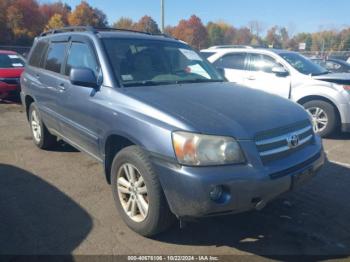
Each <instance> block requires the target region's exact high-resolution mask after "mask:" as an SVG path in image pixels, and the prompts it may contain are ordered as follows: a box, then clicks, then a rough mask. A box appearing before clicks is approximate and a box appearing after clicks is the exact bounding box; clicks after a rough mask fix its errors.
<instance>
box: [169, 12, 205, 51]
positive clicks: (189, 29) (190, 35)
mask: <svg viewBox="0 0 350 262" xmlns="http://www.w3.org/2000/svg"><path fill="white" fill-rule="evenodd" d="M173 35H174V36H175V37H176V38H178V39H181V40H183V41H185V42H187V43H188V44H190V45H191V46H193V47H194V48H197V49H202V48H205V47H207V45H208V33H207V29H206V28H205V26H204V25H203V23H202V21H201V19H200V18H199V17H197V16H195V15H192V16H191V17H190V19H189V20H181V21H180V22H179V24H178V25H177V26H176V27H175V29H174V32H173Z"/></svg>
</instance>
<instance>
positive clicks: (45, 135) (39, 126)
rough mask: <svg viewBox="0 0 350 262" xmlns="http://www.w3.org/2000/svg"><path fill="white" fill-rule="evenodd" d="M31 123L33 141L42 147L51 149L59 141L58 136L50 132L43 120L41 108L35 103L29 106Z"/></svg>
mask: <svg viewBox="0 0 350 262" xmlns="http://www.w3.org/2000/svg"><path fill="white" fill-rule="evenodd" d="M29 124H30V130H31V132H32V137H33V142H34V144H35V145H36V146H37V147H39V148H40V149H50V148H51V147H53V146H54V145H55V144H56V142H57V137H55V136H53V135H51V134H50V132H49V131H48V130H47V128H46V126H45V125H44V123H43V122H42V119H41V116H40V113H39V110H38V108H37V106H36V105H35V103H32V104H31V105H30V107H29Z"/></svg>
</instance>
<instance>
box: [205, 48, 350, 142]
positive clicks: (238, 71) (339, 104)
mask: <svg viewBox="0 0 350 262" xmlns="http://www.w3.org/2000/svg"><path fill="white" fill-rule="evenodd" d="M201 53H202V54H203V56H205V57H207V59H208V60H209V61H210V62H211V63H213V64H214V65H215V66H216V67H217V68H219V69H220V70H222V71H224V72H225V76H226V78H227V79H228V80H229V81H231V82H235V83H237V84H240V85H244V86H247V87H251V88H255V89H259V90H263V91H266V92H270V93H272V94H276V95H279V96H282V97H284V98H288V99H290V100H292V101H294V102H297V103H299V104H301V105H303V106H304V107H305V109H306V110H307V111H308V112H309V113H310V115H311V116H312V118H313V123H314V130H315V132H317V133H319V134H320V135H321V136H323V137H326V136H328V135H330V134H331V133H333V132H334V131H335V130H336V129H337V128H338V127H340V128H341V130H342V131H344V132H349V131H350V77H349V76H350V75H347V74H330V73H329V72H328V71H327V70H326V69H324V68H323V67H321V66H319V65H317V64H316V63H314V62H312V61H311V60H310V59H308V58H306V57H304V56H302V55H300V54H299V53H296V52H290V51H285V50H274V49H252V48H242V49H238V48H226V49H224V48H220V49H207V50H202V51H201ZM207 53H209V54H210V55H207Z"/></svg>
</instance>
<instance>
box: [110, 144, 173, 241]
mask: <svg viewBox="0 0 350 262" xmlns="http://www.w3.org/2000/svg"><path fill="white" fill-rule="evenodd" d="M111 181H112V192H113V196H114V200H115V203H116V206H117V209H118V211H119V214H120V215H121V217H122V218H123V220H124V222H125V223H126V224H127V225H128V226H129V227H130V228H131V229H132V230H134V231H135V232H137V233H139V234H141V235H143V236H152V235H155V234H158V233H160V232H162V231H164V230H166V229H167V228H168V227H169V226H171V224H172V223H173V221H174V220H175V217H174V215H173V214H172V213H171V212H170V209H169V207H168V203H167V201H166V199H165V196H164V193H163V190H162V187H161V185H160V182H159V180H158V177H157V174H156V173H155V172H154V170H153V167H152V164H151V162H150V161H149V158H148V155H147V153H146V152H145V151H144V150H142V149H141V148H140V147H137V146H130V147H127V148H125V149H123V150H122V151H121V152H119V153H118V154H117V155H116V156H115V158H114V160H113V164H112V169H111Z"/></svg>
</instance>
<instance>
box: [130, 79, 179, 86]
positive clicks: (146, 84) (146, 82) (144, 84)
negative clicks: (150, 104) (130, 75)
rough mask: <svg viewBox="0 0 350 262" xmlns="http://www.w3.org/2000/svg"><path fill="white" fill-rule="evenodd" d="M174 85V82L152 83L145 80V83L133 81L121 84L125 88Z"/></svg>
mask: <svg viewBox="0 0 350 262" xmlns="http://www.w3.org/2000/svg"><path fill="white" fill-rule="evenodd" d="M170 84H174V82H169V81H163V82H160V81H153V80H145V81H134V82H127V83H123V85H124V86H125V87H133V86H159V85H170Z"/></svg>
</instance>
